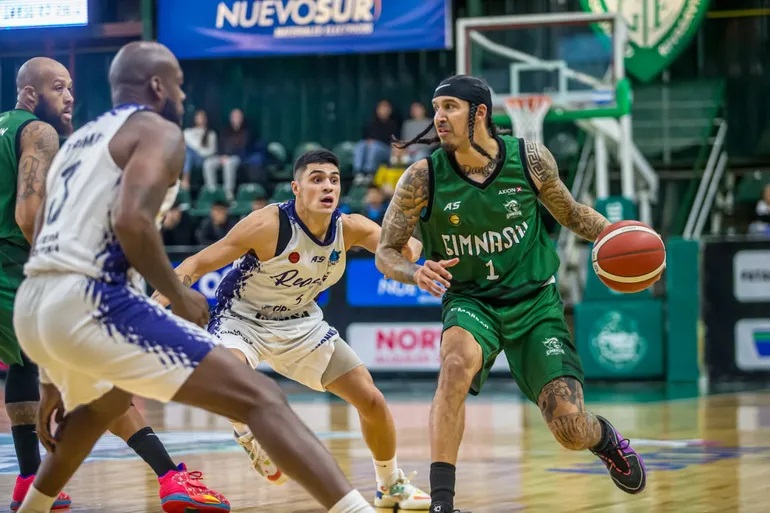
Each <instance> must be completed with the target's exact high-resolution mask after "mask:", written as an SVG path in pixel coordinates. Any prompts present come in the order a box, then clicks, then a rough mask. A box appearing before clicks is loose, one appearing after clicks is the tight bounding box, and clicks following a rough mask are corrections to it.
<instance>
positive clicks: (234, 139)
mask: <svg viewBox="0 0 770 513" xmlns="http://www.w3.org/2000/svg"><path fill="white" fill-rule="evenodd" d="M250 144H251V134H250V132H249V129H248V127H247V126H246V122H245V120H244V118H243V111H242V110H241V109H233V110H232V111H230V123H229V124H228V125H227V127H226V128H225V129H224V130H222V134H221V137H220V138H219V151H218V152H217V154H216V155H212V156H211V157H209V158H207V159H206V160H205V161H204V162H203V181H204V183H205V185H206V187H207V188H209V189H215V188H216V187H217V171H219V169H222V175H223V180H222V181H223V185H224V189H225V194H226V195H227V199H229V200H231V201H232V199H233V197H234V194H235V184H236V175H237V173H238V168H239V167H240V165H241V162H243V160H244V159H245V158H246V153H247V149H248V148H249V146H250Z"/></svg>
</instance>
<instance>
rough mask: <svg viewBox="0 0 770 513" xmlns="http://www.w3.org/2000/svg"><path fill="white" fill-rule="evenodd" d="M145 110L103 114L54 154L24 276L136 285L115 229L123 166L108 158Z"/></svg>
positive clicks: (171, 194) (172, 194)
mask: <svg viewBox="0 0 770 513" xmlns="http://www.w3.org/2000/svg"><path fill="white" fill-rule="evenodd" d="M145 109H146V107H143V106H140V105H124V106H120V107H117V108H115V109H113V110H111V111H109V112H106V113H104V114H102V115H101V116H99V117H98V118H96V119H95V120H93V121H91V122H90V123H88V124H86V125H85V126H83V127H82V128H81V129H80V130H78V131H76V132H75V133H74V134H72V135H71V136H70V137H69V139H67V142H66V143H65V144H64V145H63V146H62V147H61V149H60V150H59V152H58V153H57V154H56V157H55V158H54V160H53V162H52V163H51V168H50V169H49V171H48V178H47V180H46V192H47V199H46V204H45V211H44V212H43V224H42V227H41V229H40V233H39V234H38V237H37V240H36V241H35V245H34V247H33V248H32V252H31V256H30V259H29V260H28V262H27V264H26V265H25V266H24V271H25V273H26V274H27V275H28V276H32V275H35V274H40V273H51V272H64V273H78V274H84V275H86V276H91V277H93V278H96V279H100V280H104V281H108V282H114V283H125V282H131V283H132V284H133V285H134V286H140V281H141V280H139V279H138V278H139V276H138V273H136V272H135V271H133V270H132V269H130V268H129V263H128V260H127V259H126V256H125V254H124V253H123V249H122V248H121V247H120V244H119V242H118V240H117V237H116V236H115V232H114V230H113V215H114V209H115V206H116V204H117V197H118V188H119V186H120V180H121V177H122V175H123V170H122V169H120V168H119V167H118V166H117V164H115V161H114V160H113V159H112V155H110V150H109V144H110V141H111V140H112V138H113V136H114V135H115V134H116V133H117V132H118V130H120V128H121V127H122V126H123V124H124V123H125V122H126V120H127V119H128V118H129V117H130V116H131V115H132V114H134V113H135V112H137V111H139V110H145ZM178 188H179V184H178V183H177V184H176V185H175V186H173V187H171V188H169V190H168V192H167V193H166V198H165V199H164V201H163V209H165V210H168V209H169V208H170V207H171V206H172V205H173V203H174V200H175V198H176V193H177V191H178ZM163 213H164V212H160V213H159V214H158V218H157V220H156V221H157V222H158V226H160V220H161V219H162V216H163Z"/></svg>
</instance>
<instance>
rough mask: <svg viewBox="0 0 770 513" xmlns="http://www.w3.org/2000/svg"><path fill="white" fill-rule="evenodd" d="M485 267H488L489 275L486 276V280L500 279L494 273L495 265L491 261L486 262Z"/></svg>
mask: <svg viewBox="0 0 770 513" xmlns="http://www.w3.org/2000/svg"><path fill="white" fill-rule="evenodd" d="M487 267H489V274H488V275H487V279H488V280H496V279H498V278H499V277H500V275H499V274H496V273H495V264H494V262H492V261H491V260H490V261H489V262H487Z"/></svg>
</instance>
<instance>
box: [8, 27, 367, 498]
mask: <svg viewBox="0 0 770 513" xmlns="http://www.w3.org/2000/svg"><path fill="white" fill-rule="evenodd" d="M109 79H110V85H111V90H112V101H113V105H115V108H114V109H113V110H112V111H109V112H106V113H105V114H103V115H101V116H100V117H98V118H97V119H95V120H94V121H92V122H90V123H88V124H86V125H85V126H84V127H83V128H81V129H80V130H78V131H77V132H75V133H74V134H73V135H72V136H71V137H70V139H69V140H68V141H67V143H66V144H65V145H64V146H63V147H62V148H61V150H60V151H59V153H58V154H57V155H56V157H55V158H54V161H53V162H52V164H51V167H50V171H49V174H48V177H47V180H46V197H45V199H44V203H43V206H42V207H41V209H40V211H39V213H38V216H37V220H36V230H35V239H34V241H33V244H32V253H31V257H30V259H29V261H28V262H27V264H26V266H25V274H26V279H25V281H24V282H23V283H22V285H21V287H20V289H19V292H18V295H17V298H16V302H15V312H14V327H15V329H16V333H17V335H18V339H19V342H20V344H21V346H22V349H23V350H24V351H25V352H26V353H27V355H28V356H29V357H30V359H32V360H33V361H34V362H36V363H37V364H38V366H39V367H40V378H41V381H42V382H43V383H45V384H46V386H45V388H44V391H43V395H44V398H45V399H50V397H47V398H46V397H45V396H50V395H51V394H58V395H59V398H60V400H61V403H62V405H61V410H63V411H64V412H66V414H65V416H64V419H63V421H62V422H61V423H60V425H59V428H58V430H57V433H56V437H55V439H54V438H53V437H52V436H51V433H50V419H49V418H42V419H41V418H39V419H38V421H39V422H38V426H39V429H40V430H41V432H42V435H41V437H42V438H43V439H46V440H49V443H51V444H52V449H53V452H51V453H50V454H48V455H47V457H46V458H45V460H44V461H43V464H42V466H41V468H40V470H39V471H38V473H37V476H36V478H35V481H34V484H33V486H32V488H31V489H30V491H29V493H28V494H27V496H26V497H25V499H24V501H23V503H22V505H21V508H20V509H19V511H20V512H21V513H44V512H45V513H47V512H48V511H49V509H50V507H51V505H52V504H53V502H54V500H55V498H56V496H57V495H58V494H59V491H60V490H61V489H62V488H63V487H64V485H65V484H66V483H67V481H68V480H69V479H70V478H71V477H72V475H73V473H74V472H75V471H76V470H77V468H78V467H79V466H80V465H81V464H82V462H83V460H84V459H85V458H86V456H88V454H89V452H90V451H91V449H92V448H93V445H94V444H95V443H96V441H97V440H98V439H99V437H100V436H101V435H102V434H103V433H104V431H105V430H106V428H107V427H108V426H109V425H110V424H111V423H112V422H113V421H114V419H115V418H116V417H117V416H119V415H120V414H122V413H123V412H124V411H126V409H127V408H128V406H129V404H130V402H131V397H132V395H138V396H142V397H147V398H151V399H155V400H158V401H161V402H168V401H176V402H180V403H183V404H188V405H191V406H196V407H199V408H202V409H205V410H207V411H210V412H213V413H217V414H220V415H223V416H226V417H227V418H230V419H235V420H237V421H239V422H243V423H244V424H248V425H249V426H251V427H252V429H253V430H254V432H256V433H257V435H256V436H257V437H258V438H259V441H260V443H261V445H262V446H263V447H264V448H265V450H266V451H267V452H268V454H270V457H271V458H273V459H274V460H275V461H276V462H277V463H278V464H279V465H280V466H281V468H282V469H283V470H284V471H285V472H286V473H287V474H288V475H290V476H291V477H292V478H294V479H295V480H297V481H298V482H299V483H300V484H301V485H302V486H303V487H304V488H305V489H306V490H307V491H308V492H310V494H311V495H312V496H313V497H314V498H315V499H316V500H317V501H318V502H319V503H320V504H322V505H323V506H324V507H325V508H327V509H328V510H329V511H330V512H333V513H353V512H356V513H357V512H369V513H371V512H372V508H371V506H370V505H369V504H368V503H367V501H366V500H365V499H364V498H363V496H362V495H361V494H360V493H359V492H358V491H356V490H354V489H353V488H352V486H351V485H350V483H349V482H348V481H347V479H346V478H345V476H344V474H343V473H342V471H341V470H340V468H339V466H338V465H337V464H336V462H335V461H334V459H333V457H332V456H331V454H330V453H329V452H328V450H327V449H326V448H325V447H324V446H323V444H322V443H321V442H320V441H319V440H318V439H317V438H316V437H315V436H313V434H312V432H311V431H310V430H309V429H308V428H307V426H305V425H304V424H303V423H302V422H301V420H300V419H299V418H298V417H297V415H296V414H295V413H294V412H293V411H292V409H291V408H290V407H289V405H288V403H287V402H286V398H285V396H284V394H283V393H282V392H281V390H280V388H279V387H278V385H277V384H276V383H275V382H274V381H273V380H272V379H269V378H267V377H266V376H264V375H263V374H260V373H255V372H254V371H252V370H251V369H249V368H248V367H246V366H245V365H243V363H242V362H240V361H238V359H237V358H235V357H234V356H233V355H232V354H231V353H230V352H229V351H228V350H227V349H225V348H223V347H220V346H218V344H217V343H216V339H215V338H214V337H213V336H212V335H210V334H209V333H207V332H206V330H204V329H202V327H201V326H204V325H206V323H207V322H208V318H209V316H208V305H207V302H206V300H205V298H204V297H203V296H202V295H200V294H198V293H197V292H193V291H191V290H190V289H189V288H187V287H184V286H183V285H182V284H181V283H180V282H179V280H178V279H177V278H176V275H175V274H174V270H173V268H172V267H171V264H170V262H169V260H168V257H167V256H166V253H165V250H164V248H163V244H162V241H161V238H160V234H159V233H158V230H157V226H156V224H155V222H156V216H157V215H158V212H159V209H160V207H161V204H163V203H164V200H165V203H166V204H168V202H169V199H170V196H173V193H174V190H173V189H172V190H171V191H169V188H172V187H173V186H174V184H176V183H177V181H178V179H179V175H180V173H181V170H182V164H183V161H184V154H185V152H184V138H183V136H182V131H181V129H180V127H179V121H180V119H181V115H182V112H183V105H182V103H183V100H184V97H185V95H184V93H183V92H182V89H181V85H182V81H183V79H182V70H181V69H180V67H179V63H178V62H177V60H176V58H175V57H174V56H173V54H171V52H169V51H168V49H167V48H166V47H164V46H162V45H159V44H157V43H149V42H137V43H130V44H128V45H126V46H124V47H123V48H122V49H121V50H120V51H119V52H118V54H117V55H116V56H115V59H114V60H113V63H112V66H111V68H110V75H109ZM164 118H165V119H164ZM131 269H135V270H136V271H137V272H138V273H139V274H141V275H142V276H143V277H144V278H146V279H147V281H148V282H149V283H150V285H152V286H153V287H154V288H155V289H156V290H159V291H161V292H162V293H163V294H165V295H166V296H167V297H169V298H171V304H172V309H173V312H174V313H173V314H172V313H170V312H168V311H166V310H164V309H162V308H160V307H159V306H158V305H157V303H155V302H153V301H151V300H150V299H149V298H148V297H146V296H145V295H144V294H142V293H139V292H137V291H136V290H135V289H134V286H132V285H131V284H130V281H131V278H130V277H129V274H130V271H131ZM48 413H49V414H50V413H52V412H51V411H49V412H48ZM257 429H258V431H257Z"/></svg>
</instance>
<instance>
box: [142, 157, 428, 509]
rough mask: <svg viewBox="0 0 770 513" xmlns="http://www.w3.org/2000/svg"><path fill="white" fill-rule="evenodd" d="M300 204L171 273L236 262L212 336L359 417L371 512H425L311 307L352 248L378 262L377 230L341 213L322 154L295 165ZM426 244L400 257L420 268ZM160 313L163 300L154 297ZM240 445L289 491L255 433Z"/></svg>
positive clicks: (334, 178)
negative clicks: (371, 488)
mask: <svg viewBox="0 0 770 513" xmlns="http://www.w3.org/2000/svg"><path fill="white" fill-rule="evenodd" d="M292 189H293V191H294V194H295V196H296V199H294V200H292V201H289V202H286V203H283V204H281V205H269V206H267V207H265V208H263V209H261V210H258V211H256V212H253V213H252V214H250V215H249V216H248V217H246V218H244V219H243V220H241V221H240V222H239V223H238V224H237V225H236V226H235V227H234V228H233V229H232V230H231V231H230V232H229V233H228V234H227V235H226V236H225V237H224V238H223V239H222V240H220V241H218V242H216V243H214V244H212V245H211V246H209V247H208V248H206V249H204V250H202V251H200V252H199V253H197V254H196V255H193V256H191V257H189V258H187V259H186V260H185V261H184V262H182V263H181V264H180V265H179V266H178V267H177V269H176V273H177V275H179V276H180V279H181V280H182V282H183V283H185V284H186V285H191V284H192V283H194V282H195V281H197V280H198V279H199V278H200V277H201V276H203V275H205V274H206V273H209V272H211V271H215V270H217V269H221V268H222V267H224V266H226V265H228V264H230V263H233V262H235V264H234V265H233V268H232V269H231V270H230V271H229V272H228V273H227V274H226V275H225V277H224V278H223V279H222V282H221V283H220V285H219V288H218V290H217V304H216V306H215V307H214V309H213V313H212V319H211V322H210V324H209V332H211V333H212V334H214V335H215V336H216V337H217V338H219V339H220V340H221V343H222V345H224V346H225V347H228V348H230V349H231V350H232V351H233V352H234V353H235V355H236V356H238V357H239V358H240V359H241V360H243V361H246V362H248V364H249V365H250V366H251V367H252V368H255V369H256V367H257V365H258V364H259V362H260V361H264V362H267V363H268V364H269V365H270V366H271V367H272V368H273V369H274V370H276V371H277V372H279V373H280V374H282V375H284V376H286V377H288V378H290V379H293V380H294V381H297V382H299V383H302V384H303V385H305V386H307V387H309V388H311V389H313V390H317V391H329V392H331V393H333V394H335V395H337V396H339V397H340V398H342V399H344V400H345V401H347V402H348V403H349V404H351V405H352V406H353V407H355V408H356V409H357V410H358V414H359V418H360V420H361V428H362V431H363V435H364V440H365V441H366V443H367V445H368V446H369V449H370V450H371V452H372V456H373V459H374V467H375V472H376V476H377V491H376V494H375V500H374V505H375V506H376V507H383V508H392V507H394V506H396V505H398V506H399V507H400V508H401V509H407V510H427V509H428V508H429V507H430V498H429V497H428V495H427V494H426V493H425V492H423V491H422V490H420V489H419V488H417V487H415V486H414V485H412V484H411V483H410V481H409V479H408V478H407V477H406V476H405V475H404V472H403V471H401V470H400V469H399V468H398V466H397V461H396V429H395V426H394V423H393V417H392V416H391V413H390V410H389V408H388V405H387V403H386V402H385V398H384V397H383V396H382V393H381V392H380V391H379V390H378V389H377V387H376V386H375V385H374V382H373V381H372V377H371V375H370V374H369V371H368V370H367V369H366V367H364V366H363V364H362V363H361V360H359V358H358V356H357V355H356V354H355V353H354V352H353V350H352V349H351V348H350V346H348V345H347V344H346V343H345V342H344V341H343V340H342V339H341V338H340V334H339V333H338V332H337V330H336V329H334V328H333V327H331V326H329V324H327V323H326V322H325V321H324V319H323V312H322V311H321V308H320V307H319V306H318V305H317V304H316V302H315V298H316V297H317V296H318V295H319V294H320V293H321V292H323V291H324V290H326V289H328V288H329V287H331V286H332V285H334V284H335V283H336V282H337V281H338V280H339V279H340V278H341V277H342V274H343V273H344V272H345V254H346V252H347V250H348V249H350V248H351V247H353V246H358V247H362V248H365V249H367V250H369V251H371V252H372V253H374V251H375V249H376V248H377V243H378V241H379V236H380V227H379V226H378V225H377V223H375V222H373V221H371V220H369V219H367V218H365V217H363V216H361V215H358V214H353V215H345V214H342V213H340V211H339V210H338V209H337V205H338V203H339V197H340V172H339V160H338V159H337V157H336V156H335V155H334V153H332V152H330V151H328V150H316V151H310V152H308V153H306V154H304V155H302V156H301V157H299V159H298V160H297V161H296V163H295V165H294V181H293V182H292ZM421 251H422V244H421V243H420V242H419V241H418V240H416V239H414V238H413V239H412V240H411V241H410V243H409V244H408V245H407V247H406V248H405V253H404V254H405V256H407V258H409V259H411V260H412V261H416V260H417V259H418V258H419V256H420V252H421ZM153 297H155V298H156V299H157V300H158V301H159V302H160V303H161V304H164V305H165V304H168V300H167V299H166V298H164V297H162V296H160V295H158V294H155V295H154V296H153ZM233 427H234V428H235V431H236V434H237V440H238V443H240V444H241V445H242V446H243V447H244V449H246V451H247V452H248V453H249V455H250V456H251V458H252V460H253V466H254V468H255V469H256V470H257V472H258V473H259V474H261V475H262V476H264V477H266V478H267V479H268V480H269V481H271V482H273V483H276V484H281V483H282V482H284V481H285V478H284V476H283V475H282V472H281V470H282V469H281V466H280V464H279V465H277V466H276V465H275V464H274V463H273V462H272V461H271V460H270V459H269V458H266V457H265V455H264V453H263V451H262V450H261V448H260V447H259V445H258V444H257V442H256V441H255V440H254V436H253V435H252V433H254V434H258V433H256V432H251V431H249V429H248V427H247V426H245V425H243V424H241V423H238V422H234V423H233Z"/></svg>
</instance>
